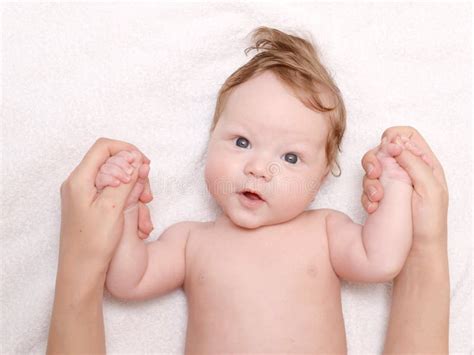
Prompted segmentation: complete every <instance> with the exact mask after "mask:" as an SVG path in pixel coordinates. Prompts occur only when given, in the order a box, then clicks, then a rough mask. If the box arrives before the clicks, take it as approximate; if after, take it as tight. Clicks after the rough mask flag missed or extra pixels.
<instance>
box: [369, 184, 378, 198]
mask: <svg viewBox="0 0 474 355" xmlns="http://www.w3.org/2000/svg"><path fill="white" fill-rule="evenodd" d="M376 193H377V189H376V188H375V187H373V186H369V196H370V197H372V196H374V195H375V194H376Z"/></svg>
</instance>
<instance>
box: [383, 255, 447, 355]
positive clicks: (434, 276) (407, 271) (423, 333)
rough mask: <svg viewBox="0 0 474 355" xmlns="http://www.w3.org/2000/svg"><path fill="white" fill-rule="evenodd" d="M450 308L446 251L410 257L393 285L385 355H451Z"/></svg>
mask: <svg viewBox="0 0 474 355" xmlns="http://www.w3.org/2000/svg"><path fill="white" fill-rule="evenodd" d="M449 304H450V285H449V265H448V257H447V252H446V248H443V247H440V248H434V249H433V250H425V251H424V252H423V254H422V253H418V254H417V255H412V254H411V255H410V256H409V257H408V259H407V261H406V264H405V266H404V268H403V269H402V271H401V273H400V274H399V275H398V276H397V277H396V278H395V280H394V282H393V293H392V306H391V310H390V322H389V325H388V330H387V336H386V341H385V348H384V354H402V353H411V354H414V353H418V354H420V353H425V354H426V353H430V354H448V346H449V340H448V333H449Z"/></svg>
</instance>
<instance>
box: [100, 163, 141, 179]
mask: <svg viewBox="0 0 474 355" xmlns="http://www.w3.org/2000/svg"><path fill="white" fill-rule="evenodd" d="M111 159H112V158H111ZM109 160H110V159H109ZM132 171H133V170H132ZM100 172H101V173H103V174H106V175H112V176H113V177H114V178H116V179H117V180H120V181H122V182H124V183H128V182H130V180H131V175H129V174H127V173H126V172H125V171H124V170H123V169H122V168H121V167H119V166H117V165H115V164H112V163H110V162H109V161H107V163H105V164H104V165H102V167H101V168H100Z"/></svg>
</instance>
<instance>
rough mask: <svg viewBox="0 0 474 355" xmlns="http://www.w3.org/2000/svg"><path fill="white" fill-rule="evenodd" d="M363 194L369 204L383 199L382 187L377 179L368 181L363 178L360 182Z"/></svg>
mask: <svg viewBox="0 0 474 355" xmlns="http://www.w3.org/2000/svg"><path fill="white" fill-rule="evenodd" d="M362 186H363V192H362V195H366V197H367V199H368V200H369V201H371V202H378V201H380V200H381V199H382V198H383V187H382V184H381V183H380V181H379V180H378V179H369V178H368V177H367V176H364V178H363V181H362Z"/></svg>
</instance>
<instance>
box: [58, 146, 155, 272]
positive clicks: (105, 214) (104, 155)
mask: <svg viewBox="0 0 474 355" xmlns="http://www.w3.org/2000/svg"><path fill="white" fill-rule="evenodd" d="M122 150H128V151H130V152H131V151H134V150H135V151H137V152H139V153H140V158H139V159H138V160H139V161H137V159H135V161H134V162H133V163H132V165H133V166H134V167H135V169H134V172H133V174H132V176H131V181H130V182H129V183H124V184H121V185H120V186H119V187H113V188H111V187H106V188H105V189H104V190H103V191H101V193H98V192H97V189H96V187H95V184H94V182H95V178H96V176H97V173H98V171H99V169H100V167H101V166H102V164H103V163H104V162H105V161H106V160H107V159H108V158H109V157H111V156H112V155H114V154H116V153H118V152H119V151H122ZM141 164H150V159H148V158H147V157H146V156H145V155H144V154H143V153H141V152H140V150H139V149H138V148H137V147H135V146H134V145H132V144H129V143H125V142H121V141H117V140H112V139H107V138H99V139H98V140H97V141H96V142H95V143H94V145H93V146H92V147H91V148H90V150H89V151H88V152H87V153H86V155H85V156H84V158H83V160H82V161H81V162H80V164H79V165H78V166H77V167H76V168H75V169H74V170H73V171H72V173H71V174H70V175H69V177H68V178H67V179H66V180H65V181H64V182H63V184H62V185H61V236H60V250H59V263H60V265H61V263H62V261H63V260H64V259H65V258H67V259H68V260H71V258H72V259H73V260H74V262H77V263H78V265H77V266H78V267H80V266H85V265H88V266H89V265H93V266H94V267H98V268H100V270H102V271H104V272H105V271H106V270H107V268H108V264H109V262H110V260H111V259H112V256H113V253H114V250H115V248H116V246H117V244H118V242H119V239H120V237H121V235H122V230H123V222H124V216H123V209H124V206H125V203H126V200H127V197H128V195H129V194H130V192H131V190H132V188H133V187H134V184H135V182H136V181H137V179H138V174H139V167H140V166H141ZM144 194H145V196H142V197H144V200H145V201H146V200H150V198H152V197H151V194H150V189H149V187H148V188H147V189H145V190H144ZM147 194H148V196H147Z"/></svg>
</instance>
